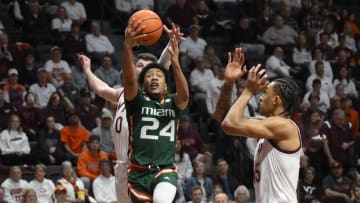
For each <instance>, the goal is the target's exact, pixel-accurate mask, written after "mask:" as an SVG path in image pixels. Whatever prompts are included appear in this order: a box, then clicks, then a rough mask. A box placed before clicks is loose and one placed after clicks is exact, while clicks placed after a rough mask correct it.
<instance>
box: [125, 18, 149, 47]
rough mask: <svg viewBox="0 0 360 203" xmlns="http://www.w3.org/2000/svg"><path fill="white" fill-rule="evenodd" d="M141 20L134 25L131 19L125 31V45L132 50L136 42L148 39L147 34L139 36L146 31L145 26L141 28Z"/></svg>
mask: <svg viewBox="0 0 360 203" xmlns="http://www.w3.org/2000/svg"><path fill="white" fill-rule="evenodd" d="M140 23H141V20H139V21H137V22H135V23H133V20H132V19H131V20H130V21H129V24H128V26H127V27H126V29H125V41H124V43H125V45H126V46H128V47H130V48H132V47H134V45H135V44H136V40H137V39H139V38H142V37H146V34H139V33H141V31H143V30H144V29H145V25H142V26H140Z"/></svg>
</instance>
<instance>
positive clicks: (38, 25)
mask: <svg viewBox="0 0 360 203" xmlns="http://www.w3.org/2000/svg"><path fill="white" fill-rule="evenodd" d="M22 24H23V39H24V40H25V42H27V43H29V44H31V45H33V46H35V47H36V46H37V45H38V44H40V43H48V42H49V37H48V36H51V35H49V33H50V20H49V18H48V17H47V16H46V14H45V13H43V12H42V11H41V9H40V3H39V1H38V0H33V1H30V2H29V4H28V10H27V11H26V12H25V14H24V19H23V21H22Z"/></svg>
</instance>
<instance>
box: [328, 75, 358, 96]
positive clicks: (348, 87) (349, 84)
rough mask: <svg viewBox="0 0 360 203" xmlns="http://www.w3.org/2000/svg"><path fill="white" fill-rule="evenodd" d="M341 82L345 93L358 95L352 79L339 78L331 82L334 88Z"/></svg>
mask: <svg viewBox="0 0 360 203" xmlns="http://www.w3.org/2000/svg"><path fill="white" fill-rule="evenodd" d="M340 83H341V84H342V85H343V86H344V92H345V94H350V95H354V96H355V97H358V92H357V90H356V87H355V84H354V82H353V81H351V80H349V81H347V80H341V81H340V80H339V79H335V80H334V82H333V87H334V88H336V85H338V84H340Z"/></svg>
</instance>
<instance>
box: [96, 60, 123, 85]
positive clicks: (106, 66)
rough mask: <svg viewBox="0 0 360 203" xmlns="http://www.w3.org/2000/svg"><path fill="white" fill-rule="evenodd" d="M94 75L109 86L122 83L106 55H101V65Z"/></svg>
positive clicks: (118, 73)
mask: <svg viewBox="0 0 360 203" xmlns="http://www.w3.org/2000/svg"><path fill="white" fill-rule="evenodd" d="M95 75H96V76H97V77H98V78H99V79H101V80H102V81H104V82H105V83H107V84H108V85H109V86H110V87H113V86H114V85H121V84H122V82H121V76H120V72H119V71H118V70H116V69H115V68H114V66H113V63H112V59H111V57H110V56H108V55H104V56H103V58H102V63H101V66H100V67H99V68H98V69H96V71H95Z"/></svg>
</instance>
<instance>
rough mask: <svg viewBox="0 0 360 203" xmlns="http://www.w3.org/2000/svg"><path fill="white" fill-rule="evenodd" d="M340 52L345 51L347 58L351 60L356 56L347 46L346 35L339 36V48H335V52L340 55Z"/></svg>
mask: <svg viewBox="0 0 360 203" xmlns="http://www.w3.org/2000/svg"><path fill="white" fill-rule="evenodd" d="M340 50H344V51H345V53H346V58H348V59H349V58H351V57H352V56H353V55H356V52H354V53H353V51H352V50H351V49H349V48H348V47H347V46H346V36H345V34H344V33H341V34H340V35H339V46H337V47H335V49H334V52H335V54H336V55H338V53H339V51H340Z"/></svg>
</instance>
